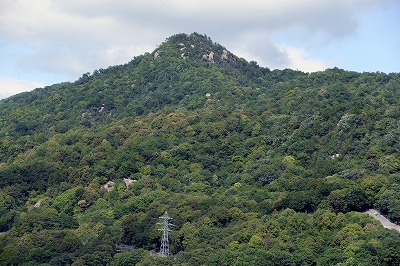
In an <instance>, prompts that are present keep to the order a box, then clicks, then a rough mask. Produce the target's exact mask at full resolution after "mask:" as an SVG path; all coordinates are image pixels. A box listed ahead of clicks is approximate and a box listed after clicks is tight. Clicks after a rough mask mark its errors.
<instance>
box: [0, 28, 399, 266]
mask: <svg viewBox="0 0 400 266" xmlns="http://www.w3.org/2000/svg"><path fill="white" fill-rule="evenodd" d="M399 118H400V74H399V73H391V74H385V73H357V72H351V71H345V70H341V69H337V68H334V69H328V70H325V71H321V72H316V73H311V74H310V73H303V72H300V71H294V70H290V69H286V70H270V69H268V68H262V67H259V66H258V65H257V63H256V62H247V61H246V60H244V59H242V58H238V57H236V56H235V55H233V54H232V53H230V52H229V50H227V49H226V48H225V47H223V46H221V45H219V44H217V43H213V42H212V41H211V39H210V38H208V37H207V36H203V35H199V34H197V33H193V34H191V35H186V34H177V35H174V36H172V37H170V38H168V39H167V40H166V41H165V42H164V43H162V44H161V45H160V46H159V47H157V49H156V50H155V51H153V52H152V53H146V54H144V55H141V56H138V57H135V58H133V59H132V61H131V62H129V63H127V64H125V65H120V66H114V67H109V68H107V69H100V70H96V71H94V72H93V73H92V74H90V73H86V74H84V75H83V76H82V77H81V78H80V79H79V80H77V81H76V82H74V83H61V84H55V85H53V86H49V87H46V88H42V89H36V90H35V91H32V92H29V93H22V94H19V95H16V96H13V97H10V98H8V99H5V100H2V101H0V124H1V128H0V189H1V190H0V214H1V218H0V231H4V232H6V231H7V233H5V234H1V235H0V264H2V265H3V264H4V265H21V264H24V263H25V264H26V265H37V264H41V265H70V264H72V265H135V263H138V265H173V264H178V265H398V264H399V263H400V255H399V252H398V246H399V245H400V238H399V234H398V233H397V232H394V231H390V230H387V229H383V227H382V226H381V225H380V224H379V223H378V222H376V221H375V220H374V219H373V218H371V217H369V216H368V215H367V214H362V213H360V212H362V211H364V210H366V209H367V208H371V207H375V208H377V209H379V210H380V211H381V212H382V213H383V214H385V215H387V216H388V218H390V219H391V220H392V221H394V222H397V223H400V173H399V171H400V156H399V151H400V138H399V137H398V136H399V133H400V123H399ZM124 179H129V180H136V181H135V182H133V183H132V184H131V185H130V186H126V184H125V183H124ZM109 181H113V182H114V185H113V186H112V185H110V184H111V183H108V184H109V187H112V188H111V189H106V188H104V185H105V184H106V183H107V182H109ZM166 210H167V211H168V213H169V215H170V216H171V217H173V218H174V220H173V223H174V225H175V227H173V231H172V232H171V235H170V236H171V239H170V245H171V251H172V253H173V255H172V256H169V257H166V258H161V257H157V256H151V255H150V253H149V251H150V250H158V249H159V244H160V239H161V237H160V232H159V231H158V230H157V229H158V228H159V226H158V225H157V222H160V221H159V218H158V217H159V216H161V215H162V214H163V213H164V212H165V211H166ZM121 247H122V248H121Z"/></svg>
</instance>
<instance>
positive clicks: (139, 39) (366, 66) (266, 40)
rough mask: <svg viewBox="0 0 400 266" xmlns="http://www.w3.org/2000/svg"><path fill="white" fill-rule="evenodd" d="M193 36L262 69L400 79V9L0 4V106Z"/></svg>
mask: <svg viewBox="0 0 400 266" xmlns="http://www.w3.org/2000/svg"><path fill="white" fill-rule="evenodd" d="M192 32H198V33H201V34H206V35H207V36H209V37H211V39H212V40H213V41H215V42H218V43H220V44H222V45H223V46H225V47H226V48H227V49H228V50H230V51H231V52H233V53H235V54H236V55H238V56H240V57H244V58H245V59H247V60H254V61H257V62H258V63H259V65H261V66H266V67H269V68H271V69H276V68H279V69H282V68H293V69H299V70H303V71H306V72H311V71H318V70H324V69H326V68H330V67H335V66H337V67H339V68H344V69H347V70H354V71H359V72H363V71H369V72H375V71H382V72H386V73H389V72H400V0H245V1H244V0H218V1H217V0H142V1H139V0H67V1H64V0H29V1H28V0H0V59H1V60H0V99H1V98H5V97H8V96H10V95H13V94H16V93H19V92H21V91H28V90H32V89H34V88H37V87H43V86H46V85H51V84H54V83H59V82H63V81H74V80H76V79H77V78H79V77H80V76H81V75H82V73H86V72H93V70H95V69H99V68H107V67H108V66H111V65H116V64H123V63H127V62H129V61H130V60H131V59H132V58H133V57H134V56H136V55H140V54H142V53H144V52H152V51H153V50H154V49H155V48H156V46H157V45H158V44H160V43H161V42H163V41H164V40H165V39H166V38H167V37H169V36H171V35H173V34H176V33H192Z"/></svg>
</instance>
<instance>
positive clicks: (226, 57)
mask: <svg viewBox="0 0 400 266" xmlns="http://www.w3.org/2000/svg"><path fill="white" fill-rule="evenodd" d="M221 59H222V60H228V51H227V50H223V51H222V55H221Z"/></svg>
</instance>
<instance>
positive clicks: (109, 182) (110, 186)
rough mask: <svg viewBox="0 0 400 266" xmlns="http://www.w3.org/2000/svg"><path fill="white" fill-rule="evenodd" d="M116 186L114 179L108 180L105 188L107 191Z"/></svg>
mask: <svg viewBox="0 0 400 266" xmlns="http://www.w3.org/2000/svg"><path fill="white" fill-rule="evenodd" d="M113 187H114V182H113V181H108V182H107V183H106V184H105V185H104V186H103V188H104V189H105V190H107V192H110V190H111V189H112V188H113Z"/></svg>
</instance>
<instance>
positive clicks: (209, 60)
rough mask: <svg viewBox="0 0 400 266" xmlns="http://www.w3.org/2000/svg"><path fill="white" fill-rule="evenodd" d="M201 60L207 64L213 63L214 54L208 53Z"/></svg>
mask: <svg viewBox="0 0 400 266" xmlns="http://www.w3.org/2000/svg"><path fill="white" fill-rule="evenodd" d="M201 59H203V60H204V61H207V62H212V63H214V52H210V53H209V54H204V55H203V56H202V57H201Z"/></svg>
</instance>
